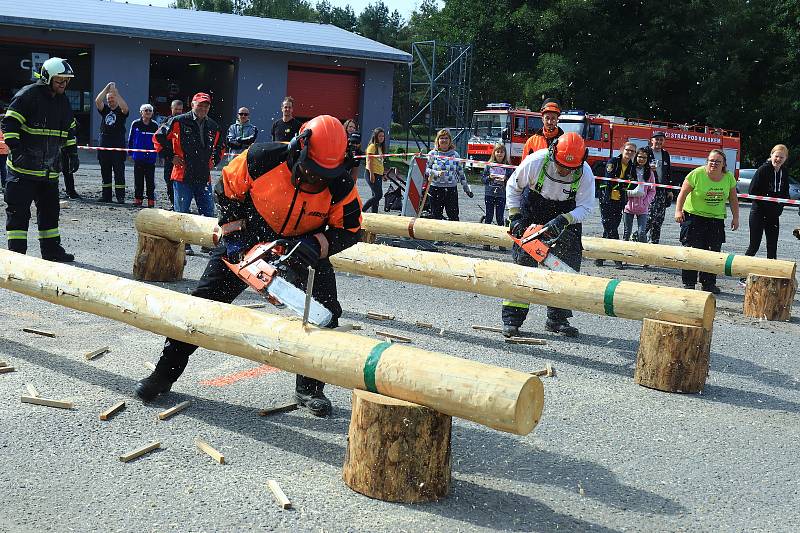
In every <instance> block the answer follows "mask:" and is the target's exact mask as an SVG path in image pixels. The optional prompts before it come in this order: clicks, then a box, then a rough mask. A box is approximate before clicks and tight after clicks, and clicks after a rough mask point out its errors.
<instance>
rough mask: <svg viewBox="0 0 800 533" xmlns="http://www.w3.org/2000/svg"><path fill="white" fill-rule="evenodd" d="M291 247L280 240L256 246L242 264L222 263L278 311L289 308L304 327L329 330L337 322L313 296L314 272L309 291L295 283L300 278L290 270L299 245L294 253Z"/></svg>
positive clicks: (311, 269) (309, 273)
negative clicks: (334, 321)
mask: <svg viewBox="0 0 800 533" xmlns="http://www.w3.org/2000/svg"><path fill="white" fill-rule="evenodd" d="M289 248H290V243H289V241H287V240H285V239H278V240H277V241H274V242H262V243H259V244H256V245H255V246H253V247H252V248H250V250H249V251H248V252H247V253H246V254H245V255H244V257H243V258H242V260H241V261H239V262H238V263H231V262H229V261H228V260H227V258H223V259H222V260H223V261H224V262H225V264H226V265H227V266H228V268H230V269H231V271H233V273H234V274H236V276H237V277H238V278H239V279H241V280H242V281H244V282H245V283H247V285H249V286H250V287H252V288H253V289H254V290H255V291H256V292H257V293H259V294H260V295H262V296H264V297H265V298H266V299H267V301H268V302H269V303H271V304H272V305H274V306H276V307H278V308H283V307H288V308H289V309H291V310H292V311H294V312H295V313H297V314H298V315H300V316H302V317H303V325H305V324H306V322H311V323H312V324H316V325H317V326H320V327H325V326H327V325H328V324H329V323H330V322H331V320H333V314H331V312H330V311H329V310H328V309H326V308H325V307H324V306H323V305H322V304H321V303H319V302H318V301H316V300H314V299H313V298H312V297H311V293H312V291H313V290H314V274H315V272H314V269H313V268H311V267H309V269H308V282H307V283H306V287H307V288H306V291H305V292H303V291H302V290H301V289H299V288H297V287H296V286H295V285H294V284H293V283H291V282H292V281H294V282H298V281H299V279H300V277H299V276H298V275H297V273H295V271H294V270H292V268H290V263H291V262H292V259H293V258H292V254H293V253H294V251H295V250H296V249H297V246H295V247H294V248H292V249H291V250H290V249H289Z"/></svg>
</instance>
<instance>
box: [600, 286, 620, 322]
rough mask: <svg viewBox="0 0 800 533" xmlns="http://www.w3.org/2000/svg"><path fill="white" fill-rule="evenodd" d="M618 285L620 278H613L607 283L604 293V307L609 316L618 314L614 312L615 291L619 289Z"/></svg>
mask: <svg viewBox="0 0 800 533" xmlns="http://www.w3.org/2000/svg"><path fill="white" fill-rule="evenodd" d="M617 285H619V280H618V279H612V280H611V281H609V282H608V285H606V292H605V294H603V307H604V308H605V311H606V314H607V315H608V316H617V315H615V314H614V291H616V290H617Z"/></svg>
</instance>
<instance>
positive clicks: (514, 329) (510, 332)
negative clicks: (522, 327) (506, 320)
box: [503, 324, 519, 337]
mask: <svg viewBox="0 0 800 533" xmlns="http://www.w3.org/2000/svg"><path fill="white" fill-rule="evenodd" d="M517 335H519V326H511V325H508V324H503V337H516V336H517Z"/></svg>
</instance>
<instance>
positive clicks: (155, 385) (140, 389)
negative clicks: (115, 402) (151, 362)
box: [133, 372, 172, 402]
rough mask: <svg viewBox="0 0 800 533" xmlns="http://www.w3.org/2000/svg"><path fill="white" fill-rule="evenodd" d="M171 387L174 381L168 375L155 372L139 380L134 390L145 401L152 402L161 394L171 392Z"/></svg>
mask: <svg viewBox="0 0 800 533" xmlns="http://www.w3.org/2000/svg"><path fill="white" fill-rule="evenodd" d="M171 388H172V382H171V381H170V380H169V379H168V378H167V377H166V376H163V375H161V374H159V373H158V372H153V373H151V374H150V375H149V376H147V377H146V378H144V379H141V380H139V381H137V382H136V386H135V387H134V388H133V391H134V392H135V393H136V396H138V397H139V399H140V400H142V401H143V402H151V401H153V400H154V399H155V398H156V396H158V395H159V394H164V393H165V392H169V390H170V389H171Z"/></svg>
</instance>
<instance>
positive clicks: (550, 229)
mask: <svg viewBox="0 0 800 533" xmlns="http://www.w3.org/2000/svg"><path fill="white" fill-rule="evenodd" d="M567 226H569V220H568V219H567V217H565V216H564V215H558V216H557V217H556V218H554V219H553V220H551V221H550V222H548V223H547V224H545V225H544V228H545V231H547V233H548V234H549V235H550V236H551V237H557V236H559V235H561V232H562V231H564V230H565V229H566V227H567Z"/></svg>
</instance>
